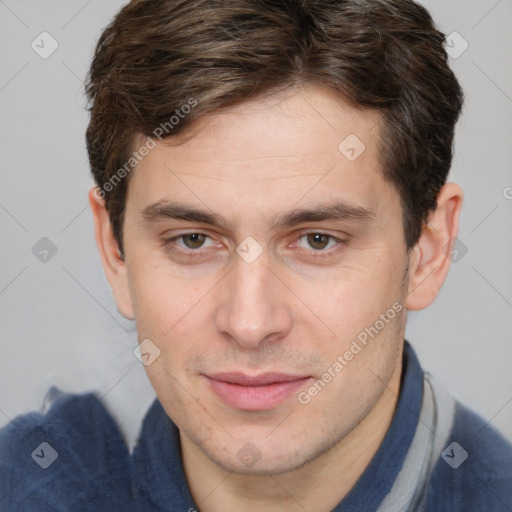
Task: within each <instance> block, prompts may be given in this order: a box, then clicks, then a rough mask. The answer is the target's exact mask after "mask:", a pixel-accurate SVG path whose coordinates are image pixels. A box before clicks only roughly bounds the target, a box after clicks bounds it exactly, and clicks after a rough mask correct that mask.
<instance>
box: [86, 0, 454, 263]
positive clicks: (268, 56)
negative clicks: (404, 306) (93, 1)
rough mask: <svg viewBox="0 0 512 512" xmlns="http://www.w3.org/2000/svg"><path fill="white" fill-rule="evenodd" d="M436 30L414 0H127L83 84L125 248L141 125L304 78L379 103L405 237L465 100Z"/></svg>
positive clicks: (388, 170)
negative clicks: (134, 155)
mask: <svg viewBox="0 0 512 512" xmlns="http://www.w3.org/2000/svg"><path fill="white" fill-rule="evenodd" d="M444 39H445V38H444V35H443V34H442V33H441V32H440V31H439V30H438V29H437V28H436V27H435V25H434V23H433V21H432V18H431V17H430V15H429V13H428V12H427V10H426V9H425V8H423V7H422V6H420V5H418V4H417V3H415V2H413V1H412V0H194V1H193V2H192V1H190V0H132V1H131V2H130V3H128V4H127V5H126V6H125V7H123V8H122V9H121V11H120V12H119V13H118V14H117V15H116V17H115V18H114V19H113V21H112V22H111V23H110V25H109V26H108V27H107V28H106V29H105V30H104V31H103V33H102V35H101V37H100V39H99V41H98V44H97V47H96V50H95V54H94V59H93V62H92V65H91V68H90V71H89V75H88V78H87V83H86V94H87V97H88V100H89V104H90V114H91V118H90V123H89V126H88V129H87V135H86V138H87V150H88V153H89V160H90V165H91V170H92V174H93V176H94V180H95V182H96V184H97V185H98V186H99V187H100V189H101V190H102V195H103V196H104V197H105V203H106V208H107V211H108V213H109V217H110V221H111V224H112V228H113V232H114V235H115V237H116V239H117V241H118V243H119V247H120V250H121V254H123V243H122V242H123V241H122V226H123V217H124V209H125V203H126V193H127V187H128V182H129V179H128V178H129V176H128V175H127V172H129V170H130V168H132V167H133V166H134V164H135V163H136V162H135V161H134V160H133V159H132V160H130V157H131V155H132V154H131V151H133V145H134V141H135V137H136V136H137V135H140V134H142V135H144V136H147V137H152V138H153V137H154V136H155V129H157V128H158V127H159V126H166V127H167V128H169V130H167V129H166V134H165V135H166V137H167V136H174V135H178V134H180V133H183V132H184V131H185V130H186V128H187V127H188V126H189V125H190V123H192V122H193V121H194V120H196V119H198V118H200V117H201V116H204V115H205V114H209V113H212V112H214V111H216V110H218V109H220V108H223V107H226V106H230V105H233V104H236V103H238V102H241V101H244V100H248V99H250V98H254V97H256V96H257V95H259V94H262V93H268V92H272V91H274V90H278V89H282V88H286V87H289V86H294V85H309V84H311V85H314V84H315V85H324V86H328V87H329V88H331V89H333V90H335V91H338V92H341V93H343V94H344V95H346V96H348V97H349V98H350V99H351V100H353V101H354V102H355V103H356V104H358V105H359V106H361V107H363V108H371V109H377V110H378V111H379V112H380V113H381V114H382V119H383V128H382V133H381V134H380V138H381V165H382V168H383V173H384V177H385V178H386V179H387V180H389V182H390V183H392V184H393V185H394V187H395V188H396V190H397V191H398V193H399V195H400V198H401V202H402V210H403V219H404V233H405V241H406V245H407V248H408V249H410V248H411V247H413V246H414V245H415V244H416V242H417V241H418V238H419V236H420V234H421V230H422V227H423V225H424V223H425V221H426V219H427V216H428V214H429V212H430V211H431V210H433V209H435V207H436V205H437V196H438V194H439V191H440V189H441V187H442V186H443V184H444V183H445V182H446V178H447V175H448V171H449V169H450V166H451V160H452V147H453V136H454V128H455V124H456V122H457V119H458V117H459V114H460V111H461V108H462V102H463V94H462V91H461V88H460V85H459V83H458V82H457V79H456V77H455V75H454V74H453V72H452V71H451V69H450V67H449V66H448V62H447V55H446V52H445V50H444V46H443V43H444ZM191 100H193V102H195V103H194V108H193V109H191V108H189V109H188V113H187V115H183V116H181V115H180V119H179V122H178V123H172V122H171V121H170V119H171V117H172V116H174V117H176V114H177V113H178V112H181V111H180V109H181V108H182V106H184V105H187V104H189V105H190V104H191V103H190V102H191ZM158 133H160V132H158ZM148 140H149V139H148ZM127 162H130V165H129V167H127V166H126V164H127ZM121 169H125V172H123V173H121V174H122V177H124V176H125V175H126V179H118V180H116V182H115V183H114V185H115V186H112V180H113V179H114V178H115V177H116V173H117V178H119V176H120V170H121ZM109 180H110V182H109ZM107 183H110V185H111V186H109V187H107V190H109V192H108V194H106V193H105V191H104V190H105V189H104V186H105V184H107Z"/></svg>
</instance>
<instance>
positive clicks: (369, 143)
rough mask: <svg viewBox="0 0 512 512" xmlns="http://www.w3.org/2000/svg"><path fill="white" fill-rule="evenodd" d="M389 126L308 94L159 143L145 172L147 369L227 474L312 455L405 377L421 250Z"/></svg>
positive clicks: (188, 434)
mask: <svg viewBox="0 0 512 512" xmlns="http://www.w3.org/2000/svg"><path fill="white" fill-rule="evenodd" d="M379 130H380V120H379V116H378V115H377V114H376V113H373V112H368V111H360V110H356V109H354V108H353V107H351V106H350V105H349V104H348V103H346V102H345V101H344V100H343V99H341V98H340V97H339V96H334V95H333V94H332V93H329V92H328V91H327V90H324V89H321V88H306V89H301V90H298V89H296V90H292V91H288V92H287V93H286V94H279V95H274V96H272V97H270V98H267V99H261V100H257V101H254V102H250V103H244V104H241V105H240V106H237V107H235V108H231V109H227V110H223V111H221V112H220V113H218V114H216V115H212V116H210V117H209V118H207V119H204V120H203V122H202V123H201V126H198V127H197V133H196V134H195V135H194V136H193V137H191V138H188V139H187V140H185V141H181V142H182V143H180V144H178V143H177V141H176V140H175V139H168V140H167V141H165V142H159V143H158V144H157V146H156V147H155V148H154V149H153V150H151V151H150V153H149V155H148V156H146V157H145V158H144V159H143V160H142V161H141V162H140V163H139V165H138V166H137V169H136V170H135V171H134V172H133V175H132V176H131V181H130V185H129V192H128V197H127V203H126V215H125V223H124V244H125V255H126V265H127V269H128V275H129V285H130V291H131V298H132V303H133V308H134V314H135V317H136V321H137V330H138V336H139V340H141V341H142V340H145V339H148V338H149V339H150V340H151V341H152V343H154V344H155V345H156V346H157V347H158V349H159V350H160V356H159V357H158V358H156V359H155V361H154V362H153V363H152V364H151V365H149V366H148V367H147V372H148V376H149V378H150V380H151V383H152V385H153V387H154V388H155V391H156V393H157V395H158V398H159V400H160V402H161V403H162V405H163V407H164V409H165V410H166V412H167V413H168V415H169V416H170V417H171V418H172V420H173V421H174V422H175V423H176V424H177V426H178V427H179V428H180V431H181V434H182V440H184V441H185V442H192V443H194V444H195V445H196V446H199V447H200V449H201V450H202V452H203V453H206V454H207V455H208V456H209V457H210V458H211V459H212V460H213V461H215V462H217V463H218V464H219V465H220V466H222V467H224V468H226V469H228V470H231V471H237V472H246V473H250V472H254V473H262V472H271V473H280V472H285V471H289V470H292V469H295V468H298V467H300V466H302V465H304V464H305V463H306V462H308V461H311V460H313V459H314V458H315V457H317V456H318V455H320V454H321V453H323V452H325V451H326V450H327V449H329V448H330V447H332V446H333V445H334V444H335V443H337V442H338V441H340V440H341V439H343V438H344V437H345V436H346V435H347V434H348V433H349V432H350V431H351V430H352V429H354V427H355V426H356V425H357V424H359V423H360V422H361V421H362V420H363V419H364V418H365V416H366V415H367V414H368V412H369V411H370V409H372V407H374V406H375V405H376V404H377V403H379V401H380V400H381V399H382V397H383V396H384V391H385V389H386V385H387V384H388V383H389V382H390V380H391V379H392V377H393V376H395V377H396V375H397V368H398V369H399V367H400V356H401V345H402V343H403V331H404V324H405V308H404V307H402V305H403V304H404V300H405V290H406V285H407V283H406V281H407V271H406V269H407V263H408V255H407V251H406V247H405V243H404V234H403V228H402V214H401V206H400V201H399V196H398V194H397V192H396V191H395V190H394V189H393V188H392V186H391V185H390V184H389V183H388V182H386V181H384V179H383V178H382V175H381V172H380V165H379V158H378V147H377V143H378V135H379ZM354 135H355V136H357V139H356V138H355V137H354ZM347 137H348V139H347ZM358 139H359V141H360V142H359V141H358ZM343 141H345V142H343ZM342 142H343V144H341V149H340V143H342ZM361 142H362V143H364V145H365V149H364V151H363V152H362V153H361V151H362V149H363V146H362V145H361ZM359 153H361V154H359ZM162 207H164V208H162ZM165 208H167V209H165ZM196 210H199V211H201V212H203V214H202V215H196V214H193V213H191V212H192V211H196ZM315 212H316V213H315ZM393 305H395V308H394V311H393V314H391V312H390V309H393ZM362 333H366V344H365V343H363V341H362V340H363V339H365V336H364V334H362ZM370 333H371V334H370ZM358 336H359V338H358ZM354 340H355V342H356V343H357V345H354V343H353V342H354ZM356 346H357V347H359V350H358V349H357V348H356ZM347 351H348V352H350V353H351V354H352V357H350V355H348V354H347ZM346 354H347V355H346ZM339 356H341V358H340V357H339ZM336 363H338V364H336ZM326 374H328V375H327V376H326ZM329 376H330V378H329ZM317 380H320V381H321V384H319V383H318V382H317V383H316V387H315V382H316V381H317ZM312 386H313V388H314V389H316V392H315V391H314V390H311V388H312ZM248 443H250V444H248Z"/></svg>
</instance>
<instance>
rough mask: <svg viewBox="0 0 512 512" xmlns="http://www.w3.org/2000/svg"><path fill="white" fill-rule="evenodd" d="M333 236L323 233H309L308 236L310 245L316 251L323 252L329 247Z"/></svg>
mask: <svg viewBox="0 0 512 512" xmlns="http://www.w3.org/2000/svg"><path fill="white" fill-rule="evenodd" d="M331 238H332V237H331V236H329V235H324V234H322V233H309V234H308V235H307V241H308V245H309V246H310V247H311V248H312V249H315V250H316V251H321V250H322V249H325V248H326V247H327V246H328V245H329V241H330V240H331Z"/></svg>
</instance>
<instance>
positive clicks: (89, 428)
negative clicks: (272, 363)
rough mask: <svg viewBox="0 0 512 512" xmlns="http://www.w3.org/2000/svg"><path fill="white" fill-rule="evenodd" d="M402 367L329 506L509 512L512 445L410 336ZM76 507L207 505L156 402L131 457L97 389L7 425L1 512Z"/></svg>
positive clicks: (56, 398)
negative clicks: (428, 367)
mask: <svg viewBox="0 0 512 512" xmlns="http://www.w3.org/2000/svg"><path fill="white" fill-rule="evenodd" d="M403 368H404V369H403V373H402V383H401V392H400V397H399V399H398V404H397V408H396V411H395V414H394V416H393V420H392V422H391V425H390V427H389V429H388V432H387V434H386V436H385V438H384V440H383V441H382V443H381V445H380V447H379V450H378V451H377V453H376V454H375V456H374V457H373V459H372V461H371V462H370V464H369V465H368V467H367V468H366V470H365V472H364V473H363V474H362V476H361V477H360V478H359V480H358V481H357V482H356V484H355V485H354V487H353V488H352V489H351V491H350V492H349V493H348V494H347V496H346V497H345V498H344V499H343V500H342V501H341V502H340V503H339V505H338V506H337V507H335V508H334V510H333V512H355V511H358V512H361V511H364V512H371V511H378V512H388V511H389V512H391V511H393V512H400V511H402V512H406V511H411V512H417V511H424V512H443V511H450V512H482V511H486V512H487V511H491V512H511V511H512V446H511V445H510V443H508V442H507V441H506V440H505V439H504V438H503V437H502V436H501V435H500V434H499V433H498V432H497V431H496V430H495V429H494V428H492V427H491V426H490V425H489V424H488V423H486V422H485V421H484V420H483V419H482V418H481V417H479V416H478V415H476V414H475V413H473V412H472V411H470V410H469V409H467V408H466V407H464V406H462V405H461V404H459V403H457V402H455V401H454V400H453V398H451V396H450V395H449V394H448V393H447V392H446V391H444V390H443V389H442V387H441V386H440V385H439V384H438V383H437V382H436V381H435V380H434V379H432V378H431V377H430V376H429V375H425V373H424V372H423V370H422V369H421V366H420V364H419V362H418V359H417V357H416V354H415V353H414V350H413V349H412V348H411V346H410V345H409V344H408V343H407V342H406V345H405V351H404V367H403ZM71 510H72V511H74V512H89V511H91V512H92V511H95V512H98V511H108V512H118V511H119V512H153V511H155V512H157V511H161V512H178V511H179V512H194V511H200V510H201V507H200V504H196V503H195V502H194V500H193V499H192V496H191V495H190V492H189V488H188V485H187V481H186V478H185V475H184V472H183V463H182V459H181V450H180V438H179V431H178V429H177V428H176V426H175V425H174V424H173V423H172V421H171V420H170V418H169V417H168V416H167V414H166V413H165V411H164V410H163V408H162V406H161V405H160V403H159V401H158V400H155V402H154V403H153V404H152V406H151V407H150V409H149V411H148V412H147V414H146V416H145V418H144V421H143V424H142V428H141V432H140V436H139V440H138V442H137V445H136V446H135V448H134V450H133V453H131V454H130V453H129V450H128V447H127V445H126V443H125V441H124V439H123V437H122V434H121V431H120V429H119V427H118V426H117V425H116V423H115V421H114V420H113V418H112V417H111V416H110V414H109V413H108V412H107V410H106V409H105V407H104V406H103V404H102V403H101V401H100V400H99V399H98V398H97V397H96V396H95V395H94V394H93V393H89V394H85V395H68V394H63V393H58V392H56V391H52V395H51V407H50V408H49V410H48V411H47V412H46V413H45V414H42V413H30V414H27V415H24V416H21V417H19V418H16V419H15V420H14V421H13V422H11V423H10V424H9V425H8V426H6V427H5V428H4V429H2V430H1V431H0V511H1V512H69V511H71ZM312 512H314V511H312Z"/></svg>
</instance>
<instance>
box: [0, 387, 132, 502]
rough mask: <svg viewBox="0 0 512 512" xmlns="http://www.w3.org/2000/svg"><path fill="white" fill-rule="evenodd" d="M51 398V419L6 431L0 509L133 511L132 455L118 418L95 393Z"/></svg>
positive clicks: (35, 417) (1, 442)
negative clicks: (131, 491)
mask: <svg viewBox="0 0 512 512" xmlns="http://www.w3.org/2000/svg"><path fill="white" fill-rule="evenodd" d="M51 395H52V396H51V405H50V407H49V408H48V411H47V412H46V413H45V414H42V413H29V414H26V415H23V416H20V417H18V418H15V419H14V420H13V421H12V422H11V423H9V425H7V426H6V427H5V428H3V429H2V430H0V509H1V510H2V511H3V512H11V511H12V512H14V511H18V510H38V511H40V512H44V511H47V510H48V511H50V510H51V511H60V510H62V511H64V510H72V509H79V510H83V511H88V510H91V511H92V510H101V509H102V508H100V506H102V505H103V506H104V505H105V504H107V503H108V504H109V505H110V508H108V509H109V510H129V507H128V506H125V503H126V504H128V501H129V496H130V463H129V451H128V448H127V446H126V443H125V441H124V439H123V437H122V435H121V432H120V431H119V428H118V426H117V425H116V423H115V421H114V420H113V418H112V417H111V416H110V414H109V413H108V412H107V411H106V409H105V408H104V406H103V404H102V403H101V401H100V400H99V399H98V398H97V397H96V396H95V395H94V394H92V393H89V394H84V395H67V394H63V393H60V392H56V391H55V390H52V391H51ZM118 505H119V506H118ZM75 507H78V508H75Z"/></svg>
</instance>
